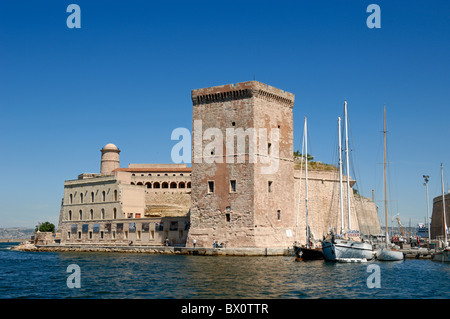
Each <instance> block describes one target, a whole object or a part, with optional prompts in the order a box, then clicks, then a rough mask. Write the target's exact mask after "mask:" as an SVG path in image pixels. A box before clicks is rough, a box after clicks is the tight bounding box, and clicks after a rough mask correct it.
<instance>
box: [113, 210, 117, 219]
mask: <svg viewBox="0 0 450 319" xmlns="http://www.w3.org/2000/svg"><path fill="white" fill-rule="evenodd" d="M116 218H117V209H116V208H114V209H113V219H116Z"/></svg>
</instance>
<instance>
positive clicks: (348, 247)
mask: <svg viewBox="0 0 450 319" xmlns="http://www.w3.org/2000/svg"><path fill="white" fill-rule="evenodd" d="M344 114H345V139H346V147H345V153H346V164H347V206H348V228H349V230H350V229H351V221H350V193H349V192H350V173H349V160H348V130H347V101H345V102H344ZM338 128H339V193H340V201H339V203H340V211H341V229H340V234H339V235H338V236H336V235H335V234H334V233H331V238H329V239H325V240H323V241H322V252H323V255H324V257H325V259H326V260H328V261H343V262H349V261H356V262H358V261H361V262H364V261H367V260H370V259H372V258H373V257H374V256H373V247H372V245H371V244H370V243H366V242H363V241H356V240H354V239H352V238H345V236H346V234H345V232H344V210H343V194H342V146H341V118H340V117H339V118H338ZM336 237H338V238H336Z"/></svg>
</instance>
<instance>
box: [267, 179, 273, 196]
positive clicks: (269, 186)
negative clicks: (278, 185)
mask: <svg viewBox="0 0 450 319" xmlns="http://www.w3.org/2000/svg"><path fill="white" fill-rule="evenodd" d="M267 190H268V191H269V193H271V192H272V181H269V182H268V183H267Z"/></svg>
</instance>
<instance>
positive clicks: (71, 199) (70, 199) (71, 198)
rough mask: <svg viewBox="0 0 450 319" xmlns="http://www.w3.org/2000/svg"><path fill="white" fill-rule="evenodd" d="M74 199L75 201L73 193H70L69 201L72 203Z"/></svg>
mask: <svg viewBox="0 0 450 319" xmlns="http://www.w3.org/2000/svg"><path fill="white" fill-rule="evenodd" d="M72 201H73V196H72V194H70V195H69V203H70V204H72Z"/></svg>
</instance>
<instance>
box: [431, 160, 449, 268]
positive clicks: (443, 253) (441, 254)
mask: <svg viewBox="0 0 450 319" xmlns="http://www.w3.org/2000/svg"><path fill="white" fill-rule="evenodd" d="M441 182H442V227H443V231H444V249H443V250H440V251H437V252H436V253H434V254H433V260H435V261H444V262H450V247H449V246H448V241H447V222H446V219H445V195H444V167H443V166H442V163H441Z"/></svg>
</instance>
